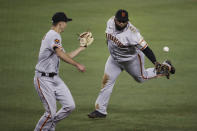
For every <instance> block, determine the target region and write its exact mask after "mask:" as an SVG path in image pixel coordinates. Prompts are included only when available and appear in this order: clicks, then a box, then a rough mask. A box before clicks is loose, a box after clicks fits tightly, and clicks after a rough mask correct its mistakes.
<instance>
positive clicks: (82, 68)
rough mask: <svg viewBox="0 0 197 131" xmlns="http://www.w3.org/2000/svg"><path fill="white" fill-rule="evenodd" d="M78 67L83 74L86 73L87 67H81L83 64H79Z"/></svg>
mask: <svg viewBox="0 0 197 131" xmlns="http://www.w3.org/2000/svg"><path fill="white" fill-rule="evenodd" d="M76 67H77V69H78V70H79V71H81V72H85V70H86V69H85V66H83V65H81V64H77V65H76Z"/></svg>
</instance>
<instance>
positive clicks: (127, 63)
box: [95, 17, 157, 114]
mask: <svg viewBox="0 0 197 131" xmlns="http://www.w3.org/2000/svg"><path fill="white" fill-rule="evenodd" d="M106 38H107V44H108V49H109V52H110V56H109V58H108V60H107V62H106V65H105V72H104V73H105V77H106V82H104V83H103V84H104V85H103V87H102V89H101V91H100V93H99V96H98V98H97V100H96V103H95V107H96V110H97V111H99V112H101V113H103V114H107V111H106V110H107V105H108V102H109V99H110V95H111V93H112V89H113V87H114V84H115V81H116V78H117V77H118V76H119V74H120V73H121V72H122V71H123V70H125V71H126V72H128V73H129V74H130V75H131V76H132V77H133V78H134V79H135V80H136V81H137V82H144V81H145V80H148V79H151V78H154V77H157V74H156V71H155V68H148V69H145V68H144V54H143V52H142V51H141V50H143V49H145V48H146V47H147V46H148V44H147V43H146V41H145V40H144V39H143V37H142V36H141V35H140V33H139V31H138V30H137V29H136V28H135V27H134V26H133V25H132V24H131V23H130V22H129V23H128V25H127V27H126V28H125V29H124V30H123V31H117V30H116V28H115V23H114V17H112V18H110V19H109V20H108V22H107V28H106Z"/></svg>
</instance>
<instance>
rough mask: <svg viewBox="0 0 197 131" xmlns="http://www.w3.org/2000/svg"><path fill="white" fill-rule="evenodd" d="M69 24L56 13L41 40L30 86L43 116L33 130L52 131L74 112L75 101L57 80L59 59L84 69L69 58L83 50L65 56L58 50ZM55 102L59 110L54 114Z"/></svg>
mask: <svg viewBox="0 0 197 131" xmlns="http://www.w3.org/2000/svg"><path fill="white" fill-rule="evenodd" d="M69 21H72V19H70V18H68V17H67V16H66V14H64V13H63V12H57V13H56V14H54V16H53V17H52V27H51V29H50V30H49V31H48V32H47V33H46V35H45V36H44V38H43V39H42V44H41V48H40V52H39V58H38V63H37V65H36V67H35V69H36V71H35V77H34V85H35V88H36V91H37V93H38V95H39V97H40V99H41V101H42V103H43V105H44V108H45V113H44V114H43V116H42V117H41V118H40V120H39V121H38V123H37V125H36V127H35V130H34V131H54V130H55V126H56V124H57V123H58V122H59V121H60V120H62V119H64V118H66V117H67V116H68V115H69V114H70V113H71V112H72V111H73V110H74V109H75V102H74V100H73V97H72V95H71V93H70V90H69V89H68V87H67V86H66V84H65V83H64V82H63V80H62V79H61V78H60V77H59V75H58V74H59V63H60V59H61V60H63V61H64V62H67V63H69V64H71V65H73V66H75V67H76V68H77V69H78V70H79V71H81V72H84V71H85V67H84V66H83V65H81V64H79V63H77V62H76V61H74V60H73V59H72V58H74V57H75V56H77V55H78V54H79V53H80V52H81V51H83V50H84V49H85V47H83V46H80V47H79V48H77V49H76V50H74V51H72V52H70V53H66V52H65V50H64V49H63V47H62V39H61V36H60V33H62V32H63V31H64V29H65V28H66V26H67V22H69ZM56 100H57V101H59V102H60V104H61V105H62V108H61V109H60V110H59V111H58V112H56Z"/></svg>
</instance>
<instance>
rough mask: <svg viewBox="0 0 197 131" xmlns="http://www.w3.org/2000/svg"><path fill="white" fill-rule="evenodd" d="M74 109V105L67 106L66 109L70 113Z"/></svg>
mask: <svg viewBox="0 0 197 131" xmlns="http://www.w3.org/2000/svg"><path fill="white" fill-rule="evenodd" d="M75 107H76V106H75V103H72V104H69V106H67V107H66V109H68V110H69V111H71V112H72V111H73V110H75Z"/></svg>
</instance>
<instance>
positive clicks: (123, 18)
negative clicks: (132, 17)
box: [115, 9, 129, 22]
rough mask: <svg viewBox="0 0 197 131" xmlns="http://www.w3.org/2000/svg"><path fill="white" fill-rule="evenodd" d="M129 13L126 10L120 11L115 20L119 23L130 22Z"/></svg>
mask: <svg viewBox="0 0 197 131" xmlns="http://www.w3.org/2000/svg"><path fill="white" fill-rule="evenodd" d="M128 17H129V16H128V12H127V11H126V10H123V9H119V10H118V11H117V12H116V14H115V18H116V19H117V20H118V21H119V22H127V21H129V18H128Z"/></svg>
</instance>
